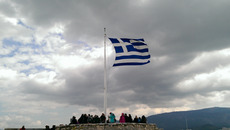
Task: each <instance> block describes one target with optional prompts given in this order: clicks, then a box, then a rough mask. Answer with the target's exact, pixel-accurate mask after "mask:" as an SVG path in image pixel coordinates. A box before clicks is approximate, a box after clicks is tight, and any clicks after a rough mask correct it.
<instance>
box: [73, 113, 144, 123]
mask: <svg viewBox="0 0 230 130" xmlns="http://www.w3.org/2000/svg"><path fill="white" fill-rule="evenodd" d="M118 121H119V122H120V123H147V119H146V117H145V116H144V115H143V116H142V117H137V116H135V118H134V119H133V118H132V116H131V114H128V115H127V114H126V113H122V114H121V116H120V119H119V120H116V116H115V114H114V113H112V112H110V113H109V115H108V119H107V120H106V116H105V114H104V113H102V114H101V116H100V117H99V116H98V115H94V116H93V115H90V114H88V115H87V114H82V115H81V117H80V118H79V119H76V117H75V116H73V117H72V118H71V119H70V124H86V123H106V122H107V123H116V122H118Z"/></svg>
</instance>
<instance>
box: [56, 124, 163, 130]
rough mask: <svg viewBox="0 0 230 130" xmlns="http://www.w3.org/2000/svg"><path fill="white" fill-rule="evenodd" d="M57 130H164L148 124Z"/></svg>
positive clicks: (76, 127) (71, 127)
mask: <svg viewBox="0 0 230 130" xmlns="http://www.w3.org/2000/svg"><path fill="white" fill-rule="evenodd" d="M56 130H163V129H159V128H157V126H156V125H155V124H146V123H108V124H77V125H67V126H58V127H56Z"/></svg>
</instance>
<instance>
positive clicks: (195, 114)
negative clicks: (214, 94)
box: [147, 107, 230, 130]
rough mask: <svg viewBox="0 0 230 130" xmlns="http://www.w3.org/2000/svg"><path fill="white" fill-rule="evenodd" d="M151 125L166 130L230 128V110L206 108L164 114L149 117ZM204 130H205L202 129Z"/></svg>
mask: <svg viewBox="0 0 230 130" xmlns="http://www.w3.org/2000/svg"><path fill="white" fill-rule="evenodd" d="M147 119H148V122H149V123H155V124H157V126H158V127H159V128H164V130H181V129H185V128H186V120H187V124H188V127H189V128H190V129H191V128H192V129H196V130H199V128H202V126H207V125H208V126H213V127H216V129H218V128H222V127H230V108H219V107H214V108H206V109H201V110H192V111H181V112H171V113H163V114H158V115H152V116H149V117H147ZM202 130H204V129H202Z"/></svg>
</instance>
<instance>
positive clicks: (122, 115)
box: [119, 113, 125, 123]
mask: <svg viewBox="0 0 230 130" xmlns="http://www.w3.org/2000/svg"><path fill="white" fill-rule="evenodd" d="M119 122H120V123H125V115H124V113H122V114H121V116H120V120H119Z"/></svg>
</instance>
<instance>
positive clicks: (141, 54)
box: [109, 38, 150, 66]
mask: <svg viewBox="0 0 230 130" xmlns="http://www.w3.org/2000/svg"><path fill="white" fill-rule="evenodd" d="M109 40H110V41H111V42H112V43H113V46H114V49H115V52H116V58H115V63H114V65H113V66H126V65H144V64H148V63H150V54H149V49H148V46H147V44H145V43H144V39H130V38H109Z"/></svg>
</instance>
